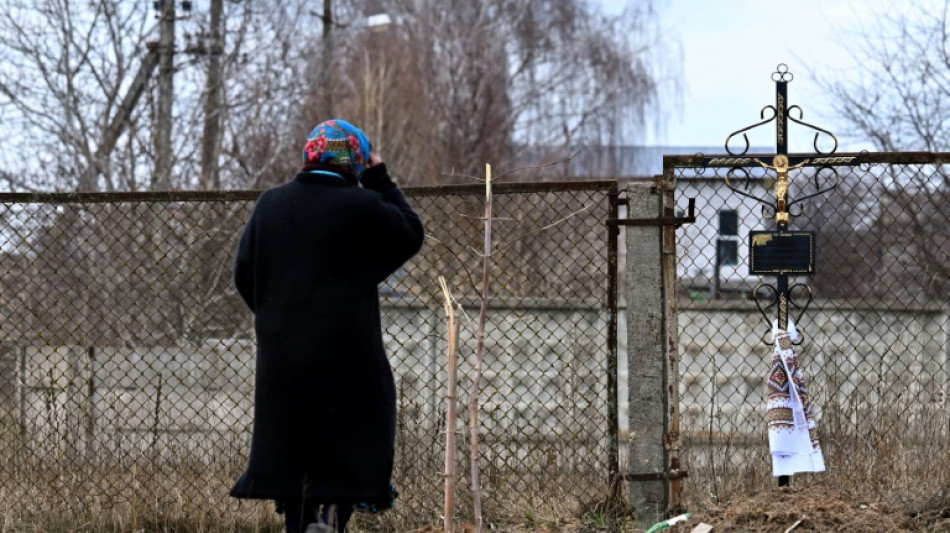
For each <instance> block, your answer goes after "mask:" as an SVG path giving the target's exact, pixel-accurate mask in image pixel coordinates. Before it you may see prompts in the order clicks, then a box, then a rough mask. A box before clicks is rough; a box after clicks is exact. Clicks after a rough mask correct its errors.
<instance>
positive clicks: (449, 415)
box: [439, 276, 459, 533]
mask: <svg viewBox="0 0 950 533" xmlns="http://www.w3.org/2000/svg"><path fill="white" fill-rule="evenodd" d="M439 285H441V286H442V296H443V297H444V298H445V315H446V316H447V317H448V320H449V327H448V341H449V347H448V374H449V376H448V386H447V388H448V393H447V394H446V399H447V400H448V407H447V408H446V410H445V515H444V516H445V520H444V524H443V529H445V533H454V532H455V431H456V421H457V420H458V414H457V413H456V411H455V410H456V404H457V403H458V392H457V391H456V384H457V376H456V373H457V370H458V357H457V354H458V338H459V322H456V320H455V312H454V310H453V309H452V294H451V293H450V292H449V287H448V285H447V284H446V283H445V278H444V277H442V276H439Z"/></svg>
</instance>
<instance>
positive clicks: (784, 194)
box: [756, 154, 808, 226]
mask: <svg viewBox="0 0 950 533" xmlns="http://www.w3.org/2000/svg"><path fill="white" fill-rule="evenodd" d="M756 161H757V162H758V163H759V164H760V165H762V167H764V168H768V169H772V170H774V171H775V173H776V175H777V178H776V180H775V200H776V203H775V222H776V223H777V224H785V225H786V226H787V225H788V223H789V216H788V171H789V170H792V169H796V168H800V167H803V166H805V164H806V163H808V160H807V159H806V160H804V161H802V162H801V163H799V164H797V165H795V166H793V167H790V166H788V156H787V155H785V154H778V155H776V156H775V157H774V158H773V159H772V164H771V165H769V164H768V163H764V162H763V161H762V160H761V159H758V158H756Z"/></svg>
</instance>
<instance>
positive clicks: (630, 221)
mask: <svg viewBox="0 0 950 533" xmlns="http://www.w3.org/2000/svg"><path fill="white" fill-rule="evenodd" d="M665 213H666V214H665V215H664V216H662V217H657V218H624V219H618V218H614V217H613V216H611V218H610V219H608V220H607V225H609V226H682V225H683V224H692V223H693V222H696V199H695V198H690V199H689V208H688V212H687V215H686V216H685V217H677V216H673V213H672V208H669V209H666V210H665Z"/></svg>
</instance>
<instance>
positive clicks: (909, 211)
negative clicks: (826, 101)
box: [660, 66, 950, 506]
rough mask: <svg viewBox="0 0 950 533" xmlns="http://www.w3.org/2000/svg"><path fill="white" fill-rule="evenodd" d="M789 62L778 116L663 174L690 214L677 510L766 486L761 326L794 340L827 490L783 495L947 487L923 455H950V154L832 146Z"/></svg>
mask: <svg viewBox="0 0 950 533" xmlns="http://www.w3.org/2000/svg"><path fill="white" fill-rule="evenodd" d="M783 67H784V66H780V68H779V70H778V71H777V72H776V74H775V75H773V79H774V80H775V82H776V104H775V105H774V106H771V105H770V106H767V107H766V108H765V109H763V112H762V118H763V119H764V120H762V121H761V122H758V123H756V124H754V125H752V126H749V127H748V128H745V129H742V130H739V131H737V132H735V133H733V134H732V135H730V136H729V138H727V141H726V153H723V154H720V155H715V154H713V155H710V154H696V155H692V156H667V157H665V158H664V162H663V164H664V175H663V176H662V178H661V179H660V181H661V183H663V184H664V185H665V186H667V187H669V188H675V191H676V196H677V198H676V201H675V209H676V210H677V211H678V213H677V214H678V215H680V216H682V215H683V214H684V213H685V212H686V211H687V210H688V207H689V206H688V202H689V201H690V199H695V201H696V204H697V211H696V222H695V223H694V224H689V225H685V226H683V227H682V228H681V229H679V230H678V231H677V244H676V255H677V266H676V273H675V277H676V290H675V294H676V302H675V307H676V308H677V314H678V316H677V324H678V326H677V328H676V329H677V331H676V336H677V337H678V338H674V339H673V340H674V341H675V345H674V346H673V347H671V351H672V355H673V356H674V357H676V358H678V364H676V365H675V367H674V369H673V372H672V374H671V376H670V379H671V383H673V384H674V385H675V386H674V387H673V388H672V389H671V390H670V393H671V394H672V398H671V403H672V405H676V406H679V409H674V410H673V414H672V420H671V421H670V426H671V427H673V428H678V431H675V432H674V433H673V434H671V435H668V437H669V438H670V442H669V443H668V444H669V448H668V449H669V453H670V456H669V457H668V461H669V462H668V465H669V464H674V465H676V466H678V467H679V466H681V467H682V468H683V469H684V470H687V471H688V472H689V479H688V481H687V482H686V483H685V484H684V485H683V492H682V494H678V493H674V494H672V496H671V497H672V500H671V502H670V503H671V504H672V505H674V506H679V505H681V504H682V505H685V506H691V505H697V503H698V502H701V501H704V500H705V499H706V498H708V497H710V496H711V497H712V498H713V499H714V500H723V499H726V498H729V497H731V496H734V495H736V494H740V493H742V492H745V491H748V490H750V489H754V488H762V487H767V486H769V485H774V481H772V478H771V464H770V456H769V445H768V439H767V435H766V423H767V421H766V411H765V398H766V392H767V389H766V378H767V376H768V374H769V369H770V364H771V357H772V346H770V342H771V332H772V322H773V320H775V321H780V323H781V324H782V325H784V324H786V323H787V322H788V321H789V319H791V320H793V321H794V323H795V324H797V325H798V328H799V329H800V330H801V332H802V333H803V340H802V341H801V342H800V345H799V346H798V347H797V350H798V351H800V355H799V358H800V359H801V360H802V361H803V369H804V371H805V373H806V375H807V376H808V380H809V390H810V392H811V396H812V404H813V409H814V414H815V418H816V419H817V424H818V431H817V435H818V438H819V441H820V443H821V446H822V449H823V452H824V456H825V460H826V462H827V471H826V472H825V473H824V474H820V476H822V477H821V478H818V477H816V475H806V476H801V478H802V479H801V480H800V481H798V480H796V481H795V483H799V482H801V483H809V482H817V481H819V480H820V481H821V482H826V483H832V484H836V485H838V486H848V487H857V488H859V489H861V490H868V491H869V492H873V487H880V486H886V487H890V488H891V489H893V488H897V487H900V486H902V484H909V483H920V482H921V481H923V482H927V480H932V481H935V482H942V481H945V477H944V475H943V474H941V473H935V468H936V467H935V465H934V461H935V460H937V461H939V459H936V458H938V457H945V451H946V449H947V448H948V446H950V398H948V395H950V356H948V353H950V339H948V336H950V318H948V317H950V208H948V207H947V206H948V200H950V153H915V152H903V153H897V152H894V153H869V152H860V153H839V152H837V151H836V148H837V140H836V139H835V138H834V136H833V135H832V134H831V133H830V132H828V131H826V130H823V129H821V128H818V127H815V126H812V125H811V124H808V123H806V122H804V121H802V120H801V118H802V115H801V109H800V108H799V107H798V106H788V105H787V101H788V95H787V83H788V81H790V77H789V74H788V72H787V70H784V69H783ZM773 121H774V122H775V127H776V150H775V152H774V153H761V154H760V153H752V152H751V151H750V149H749V142H748V138H747V137H746V133H747V132H748V131H750V130H751V129H753V128H755V127H758V126H762V125H765V124H767V123H771V122H773ZM790 125H794V126H795V128H794V129H793V130H792V131H789V126H790ZM798 127H805V128H810V129H811V132H812V133H814V134H815V138H814V148H815V152H813V153H791V154H790V153H788V151H787V146H788V144H787V140H788V139H787V136H788V134H791V133H792V132H793V131H795V129H797V128H798ZM735 145H739V149H732V148H731V146H735ZM742 145H744V147H743V146H742ZM757 235H761V237H756V236H757ZM778 241H781V242H778ZM793 241H794V242H793ZM776 243H778V244H776ZM782 243H787V245H786V244H782ZM779 245H781V246H779ZM936 470H939V471H941V472H943V471H945V469H939V468H937V469H936ZM795 477H799V476H795ZM780 481H781V478H780ZM674 492H676V491H674ZM680 497H682V500H680V499H679V498H680Z"/></svg>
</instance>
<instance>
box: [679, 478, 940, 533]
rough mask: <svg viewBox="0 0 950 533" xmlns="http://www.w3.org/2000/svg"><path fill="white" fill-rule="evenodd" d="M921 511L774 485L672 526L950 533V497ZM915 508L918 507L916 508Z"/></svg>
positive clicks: (721, 530) (801, 532) (719, 532)
mask: <svg viewBox="0 0 950 533" xmlns="http://www.w3.org/2000/svg"><path fill="white" fill-rule="evenodd" d="M931 500H932V501H929V502H920V503H918V506H920V507H921V508H922V509H925V510H921V511H916V510H913V509H909V508H906V507H904V508H896V507H893V506H889V505H886V504H883V503H880V502H875V501H873V500H868V499H862V498H861V497H859V496H853V495H849V494H844V493H842V492H838V491H836V490H833V489H829V488H824V487H807V488H791V489H785V488H783V489H780V488H777V487H776V488H774V489H771V490H768V491H762V492H758V493H755V494H750V495H748V496H747V497H744V498H737V499H735V500H734V501H732V502H731V503H729V504H726V505H723V506H722V507H719V508H715V509H710V510H707V511H705V512H702V513H696V514H694V515H693V517H692V518H691V519H690V520H689V521H688V522H687V523H685V524H682V525H677V526H674V527H673V528H671V529H669V530H667V531H669V532H670V533H684V532H685V533H689V532H691V531H692V530H693V528H695V527H696V526H697V525H698V524H700V523H706V524H709V525H711V526H713V532H714V533H726V532H748V533H760V532H761V533H764V532H769V533H772V532H777V533H786V532H788V533H805V532H822V533H825V532H836V531H847V532H849V533H885V532H893V533H904V532H921V531H922V532H928V533H938V532H950V500H947V499H946V498H941V497H936V496H935V497H934V498H932V499H931ZM911 507H913V506H911Z"/></svg>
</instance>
